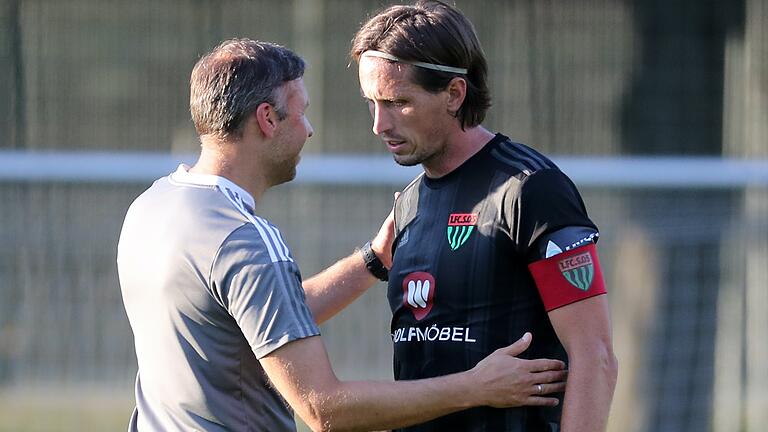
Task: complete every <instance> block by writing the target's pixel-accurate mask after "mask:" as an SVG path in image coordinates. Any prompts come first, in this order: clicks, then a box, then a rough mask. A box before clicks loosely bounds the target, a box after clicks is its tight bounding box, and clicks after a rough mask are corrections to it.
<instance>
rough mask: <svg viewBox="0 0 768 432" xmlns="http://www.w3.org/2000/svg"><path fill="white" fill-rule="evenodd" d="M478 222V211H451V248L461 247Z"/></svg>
mask: <svg viewBox="0 0 768 432" xmlns="http://www.w3.org/2000/svg"><path fill="white" fill-rule="evenodd" d="M476 224H477V213H451V215H450V216H448V244H450V245H451V250H456V249H458V248H460V247H461V245H463V244H464V243H466V242H467V239H469V235H470V234H472V231H474V229H475V225H476Z"/></svg>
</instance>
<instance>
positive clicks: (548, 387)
mask: <svg viewBox="0 0 768 432" xmlns="http://www.w3.org/2000/svg"><path fill="white" fill-rule="evenodd" d="M564 391H565V382H563V381H559V382H552V383H544V384H536V385H534V386H533V389H532V390H531V396H542V395H548V394H551V393H562V392H564Z"/></svg>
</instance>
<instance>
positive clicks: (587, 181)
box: [0, 150, 768, 188]
mask: <svg viewBox="0 0 768 432" xmlns="http://www.w3.org/2000/svg"><path fill="white" fill-rule="evenodd" d="M195 158H196V155H194V154H171V153H134V152H27V151H12V150H5V151H0V182H32V183H35V182H68V183H83V182H86V183H87V182H111V183H142V182H149V181H152V180H154V179H156V178H158V177H161V176H163V175H166V174H168V173H170V172H172V171H173V170H174V169H175V168H176V166H177V165H178V164H179V163H181V162H184V163H192V162H194V161H195ZM553 159H554V161H555V163H557V164H558V165H559V166H560V168H561V169H562V170H563V171H565V172H566V173H567V174H568V175H569V176H570V177H571V178H572V179H573V180H574V182H575V183H577V184H578V185H580V186H595V187H600V186H610V187H625V188H633V187H636V188H735V187H748V186H768V159H758V160H747V159H725V158H716V157H572V156H562V157H554V158H553ZM419 172H420V168H419V167H407V168H405V167H399V166H397V165H396V164H395V163H393V162H392V160H391V158H390V157H389V156H386V155H360V154H337V155H311V154H310V155H305V156H303V158H302V161H301V163H300V164H299V167H298V171H297V177H296V180H295V181H296V182H297V183H306V184H380V185H383V184H405V183H408V182H409V181H410V180H411V179H412V178H413V177H414V176H415V175H417V174H418V173H419Z"/></svg>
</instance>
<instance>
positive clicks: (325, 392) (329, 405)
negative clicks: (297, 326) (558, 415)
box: [261, 334, 565, 431]
mask: <svg viewBox="0 0 768 432" xmlns="http://www.w3.org/2000/svg"><path fill="white" fill-rule="evenodd" d="M530 341H531V335H530V334H526V335H525V336H523V338H521V339H520V340H518V341H517V342H515V343H514V344H513V345H510V346H509V347H505V348H501V349H499V350H497V351H496V352H494V353H493V354H491V355H490V356H488V357H487V358H486V359H484V360H483V361H481V362H480V363H478V364H477V366H475V367H474V368H473V369H472V370H470V371H467V372H462V373H457V374H452V375H446V376H442V377H437V378H430V379H425V380H417V381H399V382H381V381H349V382H343V381H339V380H338V378H337V377H336V375H335V374H334V372H333V370H332V369H331V366H330V363H329V360H328V355H327V353H326V351H325V347H324V345H323V343H322V340H321V339H320V337H311V338H307V339H300V340H297V341H293V342H291V343H288V344H286V345H284V346H283V347H281V348H279V349H277V350H275V351H274V352H273V353H271V354H269V355H267V356H266V357H264V358H262V359H261V364H262V366H263V367H264V370H265V371H266V373H267V375H268V376H269V378H270V380H271V381H272V383H273V384H274V385H275V387H276V388H277V390H278V391H280V393H281V394H282V395H283V397H285V398H286V400H287V401H288V403H290V404H291V406H292V407H293V408H294V409H295V410H296V413H297V414H298V415H299V416H300V417H301V418H302V419H303V420H304V421H305V422H306V423H307V425H309V426H310V427H311V428H312V429H313V430H322V431H326V430H379V429H390V428H398V427H403V426H407V425H411V424H417V423H423V422H425V421H428V420H431V419H433V418H436V417H439V416H443V415H446V414H449V413H452V412H456V411H459V410H462V409H466V408H470V407H474V406H482V405H489V406H494V407H509V406H521V405H545V406H554V405H556V404H557V399H556V398H548V397H542V396H539V395H535V396H534V394H537V393H536V384H540V383H553V384H547V390H546V392H558V391H562V390H563V387H564V384H563V383H562V382H561V381H562V380H563V379H564V378H565V372H564V371H563V370H562V368H563V366H564V365H563V364H562V362H560V361H557V360H542V359H539V360H523V359H519V358H516V357H514V356H516V355H518V354H519V353H521V352H523V351H524V350H525V349H526V348H527V347H528V345H530Z"/></svg>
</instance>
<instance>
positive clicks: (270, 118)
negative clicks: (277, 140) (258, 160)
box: [253, 102, 278, 138]
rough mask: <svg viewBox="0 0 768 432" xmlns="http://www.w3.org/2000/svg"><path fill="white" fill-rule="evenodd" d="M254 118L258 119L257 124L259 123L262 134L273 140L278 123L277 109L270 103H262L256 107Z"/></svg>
mask: <svg viewBox="0 0 768 432" xmlns="http://www.w3.org/2000/svg"><path fill="white" fill-rule="evenodd" d="M253 116H254V117H255V118H256V123H258V125H259V129H260V130H261V133H262V134H264V136H265V137H267V138H272V137H273V136H274V135H275V129H276V128H277V123H278V118H277V111H275V107H273V106H272V105H271V104H269V103H268V102H262V103H261V104H260V105H259V106H257V107H256V111H254V112H253Z"/></svg>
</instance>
